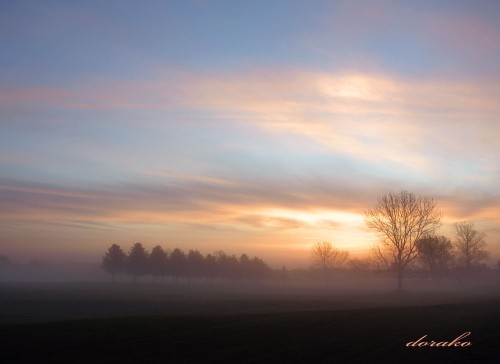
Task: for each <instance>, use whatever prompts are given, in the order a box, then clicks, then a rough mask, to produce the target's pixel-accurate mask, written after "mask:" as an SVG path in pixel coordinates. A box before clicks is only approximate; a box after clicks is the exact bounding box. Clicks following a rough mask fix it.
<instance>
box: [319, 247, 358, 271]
mask: <svg viewBox="0 0 500 364" xmlns="http://www.w3.org/2000/svg"><path fill="white" fill-rule="evenodd" d="M348 257H349V252H348V251H347V250H341V249H337V248H336V247H334V246H333V245H332V244H331V243H329V242H327V241H323V242H321V243H316V244H314V245H313V247H312V248H311V262H312V265H313V266H314V267H317V268H320V269H322V270H323V271H325V272H326V271H327V270H329V269H332V268H337V267H340V266H341V265H342V264H344V262H345V261H346V260H347V258H348Z"/></svg>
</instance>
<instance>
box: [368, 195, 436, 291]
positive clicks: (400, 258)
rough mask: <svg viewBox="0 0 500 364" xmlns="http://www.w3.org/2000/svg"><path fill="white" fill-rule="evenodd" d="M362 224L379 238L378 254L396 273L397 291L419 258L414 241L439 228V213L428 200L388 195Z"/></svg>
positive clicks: (412, 196)
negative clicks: (405, 274) (410, 265)
mask: <svg viewBox="0 0 500 364" xmlns="http://www.w3.org/2000/svg"><path fill="white" fill-rule="evenodd" d="M364 215H365V222H366V224H367V226H368V227H369V228H370V229H373V230H375V231H376V232H377V233H378V235H379V237H380V245H379V246H378V250H379V253H380V254H382V255H383V256H384V257H387V258H388V259H390V262H391V265H392V266H393V267H394V269H395V270H396V273H397V289H398V291H402V290H403V274H404V272H405V269H406V268H407V267H408V265H409V264H410V263H411V262H413V261H414V260H415V259H416V258H417V256H418V250H417V241H418V240H419V239H420V238H421V237H423V236H425V235H431V234H433V233H434V231H435V230H436V229H437V227H438V226H439V221H440V220H441V213H440V212H439V211H438V210H437V208H436V202H435V201H434V200H433V199H432V198H429V197H417V196H415V195H414V194H413V193H410V192H407V191H401V192H400V193H388V194H385V195H383V196H382V197H380V198H379V199H378V200H377V203H376V204H375V205H374V206H373V207H372V208H371V209H369V210H367V211H365V213H364Z"/></svg>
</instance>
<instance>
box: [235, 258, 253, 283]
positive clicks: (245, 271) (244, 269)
mask: <svg viewBox="0 0 500 364" xmlns="http://www.w3.org/2000/svg"><path fill="white" fill-rule="evenodd" d="M238 263H239V276H240V278H244V279H248V278H250V277H251V276H252V272H251V268H252V267H251V266H250V258H249V257H248V255H246V254H241V256H240V259H239V262H238Z"/></svg>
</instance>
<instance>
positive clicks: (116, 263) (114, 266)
mask: <svg viewBox="0 0 500 364" xmlns="http://www.w3.org/2000/svg"><path fill="white" fill-rule="evenodd" d="M126 259H127V255H126V254H125V253H124V252H123V250H122V248H120V246H119V245H116V244H113V245H111V246H110V247H109V249H108V251H107V252H106V253H105V254H104V256H103V257H102V262H101V268H102V269H103V270H104V271H105V272H107V273H109V274H111V280H113V281H114V280H115V274H118V273H122V272H124V271H125V261H126Z"/></svg>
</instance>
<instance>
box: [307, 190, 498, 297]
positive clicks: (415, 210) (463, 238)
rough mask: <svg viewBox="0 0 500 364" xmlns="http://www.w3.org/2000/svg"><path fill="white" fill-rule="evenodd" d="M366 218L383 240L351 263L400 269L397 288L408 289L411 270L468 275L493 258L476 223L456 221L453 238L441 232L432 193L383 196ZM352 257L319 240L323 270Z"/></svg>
mask: <svg viewBox="0 0 500 364" xmlns="http://www.w3.org/2000/svg"><path fill="white" fill-rule="evenodd" d="M364 217H365V222H366V224H367V226H368V228H370V229H372V230H373V231H375V232H376V233H377V234H378V237H379V242H378V244H377V245H375V246H374V247H373V250H372V254H371V256H370V257H369V258H368V259H365V260H362V259H353V260H351V261H350V262H349V266H350V267H351V268H353V269H358V270H361V269H364V270H369V269H371V270H385V271H393V272H395V273H396V277H397V289H398V291H401V290H402V289H403V276H404V273H405V272H406V271H407V270H408V269H409V268H414V267H416V266H420V267H421V268H424V269H426V270H428V271H429V272H430V274H431V275H432V277H433V278H437V277H438V276H440V275H442V274H443V273H445V272H447V271H449V270H450V269H451V268H455V269H457V270H460V271H461V272H464V273H465V272H471V271H472V270H474V269H476V270H477V268H478V267H481V266H482V264H483V262H484V261H485V260H486V259H488V258H489V253H488V252H487V251H486V249H485V247H486V241H485V237H486V235H485V233H483V232H481V231H479V230H477V229H476V228H475V226H474V223H472V222H468V221H464V222H459V223H456V224H455V225H454V233H455V237H454V238H455V239H454V242H452V241H451V240H450V239H449V238H448V237H446V236H442V235H438V234H437V229H438V228H439V226H440V220H441V212H440V211H439V210H438V209H437V203H436V201H434V200H433V199H432V198H430V197H421V196H416V195H414V194H413V193H410V192H407V191H401V192H399V193H388V194H385V195H383V196H381V197H379V199H378V200H377V202H376V204H375V205H374V206H373V207H372V208H370V209H368V210H367V211H365V212H364ZM347 257H348V252H347V251H343V250H340V249H337V248H335V247H333V246H332V245H331V244H330V243H328V242H322V243H317V244H315V245H314V246H313V248H312V251H311V259H312V261H313V265H314V266H316V267H319V268H321V269H322V270H326V269H331V268H334V267H339V266H341V265H343V263H345V262H346V260H347ZM499 264H500V262H499Z"/></svg>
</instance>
